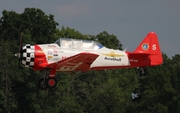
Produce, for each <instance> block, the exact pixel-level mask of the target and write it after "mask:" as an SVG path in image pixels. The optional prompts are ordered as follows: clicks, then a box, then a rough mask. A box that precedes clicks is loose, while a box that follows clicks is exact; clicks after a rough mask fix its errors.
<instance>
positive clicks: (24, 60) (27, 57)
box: [19, 44, 35, 67]
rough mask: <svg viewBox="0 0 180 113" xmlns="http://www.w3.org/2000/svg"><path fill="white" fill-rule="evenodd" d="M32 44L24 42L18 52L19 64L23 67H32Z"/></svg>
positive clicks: (33, 56)
mask: <svg viewBox="0 0 180 113" xmlns="http://www.w3.org/2000/svg"><path fill="white" fill-rule="evenodd" d="M34 53H35V51H34V45H30V44H26V45H25V46H23V48H22V50H21V52H20V58H19V59H20V64H21V66H23V67H33V66H34V58H35V55H34Z"/></svg>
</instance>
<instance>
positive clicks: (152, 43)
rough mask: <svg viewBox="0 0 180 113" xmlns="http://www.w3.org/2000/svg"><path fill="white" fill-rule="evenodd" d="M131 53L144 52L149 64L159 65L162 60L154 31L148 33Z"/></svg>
mask: <svg viewBox="0 0 180 113" xmlns="http://www.w3.org/2000/svg"><path fill="white" fill-rule="evenodd" d="M133 53H135V54H136V53H137V54H139V53H141V54H144V55H145V54H146V55H145V56H147V57H148V59H149V65H150V66H155V65H160V64H162V62H163V59H162V53H161V49H160V45H159V42H158V37H157V35H156V33H154V32H150V33H148V34H147V36H146V37H145V38H144V40H143V41H142V42H141V43H140V45H139V46H138V47H137V48H136V49H135V51H134V52H133Z"/></svg>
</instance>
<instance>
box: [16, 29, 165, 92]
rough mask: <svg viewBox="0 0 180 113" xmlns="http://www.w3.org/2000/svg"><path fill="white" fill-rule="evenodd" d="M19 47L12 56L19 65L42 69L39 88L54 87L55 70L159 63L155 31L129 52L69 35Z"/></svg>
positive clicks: (103, 68)
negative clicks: (15, 57) (16, 58)
mask: <svg viewBox="0 0 180 113" xmlns="http://www.w3.org/2000/svg"><path fill="white" fill-rule="evenodd" d="M20 48H21V49H20V51H19V53H17V54H15V56H17V57H18V58H19V62H20V64H21V66H22V67H28V68H32V69H33V70H43V71H44V72H45V75H44V77H43V78H41V79H39V81H38V87H39V88H40V89H43V90H45V89H47V88H54V87H56V85H57V80H56V78H55V75H56V72H75V71H82V72H87V71H88V70H107V69H117V68H136V67H147V66H158V65H161V64H162V62H163V59H162V53H161V49H160V44H159V42H158V37H157V35H156V33H155V32H149V33H148V34H147V36H146V37H145V38H144V39H143V40H142V42H141V43H140V44H139V46H138V47H137V48H136V49H135V50H134V51H133V52H127V51H126V50H124V51H121V50H114V49H109V48H106V47H105V46H103V45H102V44H100V43H98V42H96V41H92V40H80V39H71V38H59V39H58V40H57V41H56V42H54V43H51V44H35V45H30V44H26V45H25V46H23V47H20Z"/></svg>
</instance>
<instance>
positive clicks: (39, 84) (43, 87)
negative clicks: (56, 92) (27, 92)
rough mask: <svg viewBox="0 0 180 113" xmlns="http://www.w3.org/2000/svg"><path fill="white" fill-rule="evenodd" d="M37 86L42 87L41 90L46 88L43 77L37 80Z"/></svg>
mask: <svg viewBox="0 0 180 113" xmlns="http://www.w3.org/2000/svg"><path fill="white" fill-rule="evenodd" d="M38 88H39V89H42V90H46V89H47V84H46V82H45V79H44V78H41V79H39V81H38Z"/></svg>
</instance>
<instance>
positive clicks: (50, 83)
mask: <svg viewBox="0 0 180 113" xmlns="http://www.w3.org/2000/svg"><path fill="white" fill-rule="evenodd" d="M46 84H47V86H48V87H49V88H55V87H56V85H57V80H56V78H47V79H46Z"/></svg>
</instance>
